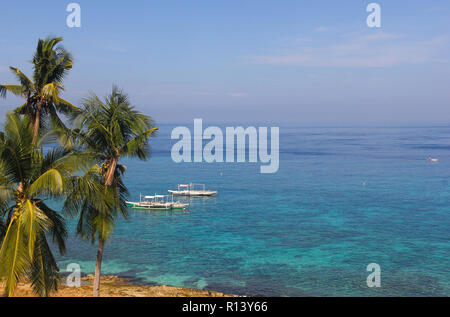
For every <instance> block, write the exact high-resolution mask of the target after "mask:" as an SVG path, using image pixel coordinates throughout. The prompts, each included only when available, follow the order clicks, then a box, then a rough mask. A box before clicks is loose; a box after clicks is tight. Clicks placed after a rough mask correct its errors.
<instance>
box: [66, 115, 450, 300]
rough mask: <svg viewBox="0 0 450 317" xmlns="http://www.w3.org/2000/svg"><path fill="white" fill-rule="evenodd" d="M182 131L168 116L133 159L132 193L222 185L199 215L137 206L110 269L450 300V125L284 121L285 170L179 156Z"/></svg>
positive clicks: (83, 245)
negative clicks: (372, 281)
mask: <svg viewBox="0 0 450 317" xmlns="http://www.w3.org/2000/svg"><path fill="white" fill-rule="evenodd" d="M191 125H192V124H191ZM204 125H205V126H206V125H207V123H205V122H204ZM248 125H252V124H247V126H248ZM244 126H245V125H244ZM173 127H174V126H173V125H161V126H160V133H159V135H158V137H157V138H155V139H152V141H151V143H152V151H153V155H152V157H151V159H150V160H148V161H146V162H142V161H139V160H129V159H126V160H124V161H123V163H124V164H125V165H126V166H127V167H128V170H127V172H126V178H125V182H126V185H127V186H128V188H129V191H130V200H139V194H140V193H142V194H147V195H149V194H154V193H159V194H163V193H167V190H168V189H175V188H176V185H177V184H179V183H190V182H193V183H205V184H206V186H207V188H208V189H213V190H218V191H219V194H218V196H217V197H216V198H209V199H201V198H197V199H190V200H189V202H190V207H189V209H188V210H186V211H185V212H148V211H147V212H146V211H133V210H130V214H129V219H128V220H127V221H125V220H120V221H118V223H117V226H116V228H115V231H114V234H113V236H112V238H111V239H110V240H109V241H108V242H107V244H106V248H105V254H104V261H103V270H102V273H104V274H115V275H118V276H123V277H129V278H132V279H133V280H134V281H136V282H138V283H143V284H149V285H159V284H165V285H172V286H182V287H191V288H200V289H211V290H217V291H222V292H225V293H233V294H238V295H264V296H432V295H433V296H450V183H449V180H450V127H445V126H437V127H401V128H400V127H399V128H395V127H374V128H351V127H349V128H332V127H316V128H314V127H300V126H294V125H285V126H281V127H280V168H279V171H278V173H276V174H261V173H260V169H259V168H260V163H212V164H208V163H180V164H177V163H174V162H173V161H172V159H171V155H170V149H171V147H172V145H173V144H174V143H175V142H176V140H171V139H170V133H171V131H172V129H173ZM430 156H431V157H437V158H439V163H429V162H428V161H427V160H426V159H427V157H430ZM69 227H70V231H71V237H70V239H69V241H68V251H67V254H66V255H65V256H58V263H59V265H60V267H61V271H62V272H64V271H65V270H66V266H67V264H69V263H72V262H76V263H79V264H80V266H81V269H82V272H83V273H85V274H89V273H92V272H93V271H94V265H95V256H96V248H95V246H91V244H90V243H89V242H86V241H82V240H81V239H80V238H78V237H76V236H75V235H74V234H73V233H74V231H75V222H74V221H71V222H70V224H69ZM370 263H377V264H379V265H380V267H381V287H379V288H369V287H368V286H367V284H366V279H367V276H368V275H369V274H370V272H368V271H367V270H366V269H367V265H368V264H370Z"/></svg>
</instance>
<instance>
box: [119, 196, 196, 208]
mask: <svg viewBox="0 0 450 317" xmlns="http://www.w3.org/2000/svg"><path fill="white" fill-rule="evenodd" d="M170 197H171V199H170ZM126 204H127V205H128V206H129V207H130V208H133V209H146V210H184V209H186V207H187V206H189V204H183V203H181V202H179V201H174V200H173V195H171V196H169V195H156V194H155V195H154V196H143V195H141V194H139V202H131V201H127V202H126Z"/></svg>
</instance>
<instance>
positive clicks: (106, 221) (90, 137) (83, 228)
mask: <svg viewBox="0 0 450 317" xmlns="http://www.w3.org/2000/svg"><path fill="white" fill-rule="evenodd" d="M74 127H75V128H78V129H79V137H80V140H81V144H82V147H83V148H84V150H86V151H87V152H88V153H91V155H93V156H94V157H95V159H96V162H97V164H98V166H99V171H98V174H97V176H96V179H97V181H98V182H101V183H102V184H103V185H105V187H106V188H109V190H110V191H111V192H112V195H113V200H112V202H110V203H109V205H110V208H109V209H107V210H106V209H104V210H99V209H97V208H95V206H92V205H91V204H90V203H89V202H87V201H85V203H84V204H80V205H81V206H82V208H81V213H80V217H79V222H78V233H79V234H80V235H81V236H82V237H85V238H86V237H91V239H92V242H94V241H95V239H96V238H97V239H98V251H97V259H96V265H95V276H94V286H93V288H94V289H93V295H94V296H95V297H97V296H99V295H100V274H101V264H102V258H103V251H104V247H105V243H106V241H107V240H108V238H109V236H110V234H111V232H112V230H113V228H114V225H115V222H116V220H117V219H118V216H119V215H122V216H123V217H124V218H125V219H126V217H127V206H126V203H125V201H126V198H127V196H128V190H127V188H126V186H125V185H124V183H123V180H122V175H123V174H124V173H125V171H126V167H125V166H124V165H122V164H119V161H120V158H122V157H138V158H139V159H141V160H145V159H147V158H148V156H149V155H150V148H149V144H148V138H149V137H151V136H154V135H155V133H156V131H157V130H158V128H156V127H154V123H153V120H152V119H151V118H150V117H148V116H145V115H143V114H141V113H139V112H138V111H136V110H134V108H133V107H132V106H131V105H130V102H129V100H128V96H127V95H126V94H124V93H123V92H122V91H121V90H119V89H118V88H117V87H113V89H112V93H111V94H109V95H108V96H107V97H106V98H105V100H104V101H102V100H101V99H100V98H99V97H97V96H96V95H95V94H91V95H90V96H89V97H87V98H86V99H85V100H84V102H83V113H82V114H81V115H79V116H78V118H76V119H75V120H74ZM93 175H95V174H93ZM92 177H94V178H95V176H92ZM106 196H107V195H106ZM111 203H113V204H111ZM106 204H108V203H106Z"/></svg>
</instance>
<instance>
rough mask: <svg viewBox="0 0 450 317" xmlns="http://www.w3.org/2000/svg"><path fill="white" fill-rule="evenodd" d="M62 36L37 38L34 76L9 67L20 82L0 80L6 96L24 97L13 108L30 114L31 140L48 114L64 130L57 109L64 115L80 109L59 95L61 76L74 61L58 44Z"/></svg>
mask: <svg viewBox="0 0 450 317" xmlns="http://www.w3.org/2000/svg"><path fill="white" fill-rule="evenodd" d="M62 40H63V38H62V37H55V38H46V39H44V40H42V39H39V41H38V45H37V48H36V52H35V53H34V56H33V60H32V64H33V80H31V79H30V78H28V77H27V76H26V75H25V74H24V73H23V72H21V71H20V70H19V69H18V68H15V67H10V69H11V70H12V72H13V74H14V75H15V77H16V78H17V80H18V81H19V83H20V84H18V85H1V84H0V96H2V97H6V92H10V93H12V94H14V95H16V96H21V97H23V98H25V103H24V104H23V105H22V106H20V107H19V108H17V109H16V112H17V113H20V114H25V115H27V116H29V118H30V124H31V125H32V126H33V141H34V142H35V141H36V139H37V137H38V134H39V129H40V128H41V127H43V122H45V120H46V119H47V117H50V120H51V122H52V124H53V126H55V127H59V128H61V129H64V130H67V128H66V127H65V125H64V123H63V122H62V120H61V119H60V118H59V117H58V112H61V113H63V114H66V115H67V114H71V113H74V112H77V111H79V109H78V108H77V107H75V106H74V105H72V104H71V103H70V102H68V101H66V100H64V99H63V98H61V96H60V94H61V91H62V90H64V86H63V84H62V82H63V79H64V77H65V76H66V75H67V74H68V72H69V71H70V70H71V69H72V65H73V58H72V56H71V54H70V53H69V52H67V51H66V50H65V49H64V48H63V47H62V46H57V44H58V43H60V42H61V41H62Z"/></svg>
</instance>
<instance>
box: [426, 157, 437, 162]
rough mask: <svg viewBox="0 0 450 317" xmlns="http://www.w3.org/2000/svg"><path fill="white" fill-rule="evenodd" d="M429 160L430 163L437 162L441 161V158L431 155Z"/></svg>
mask: <svg viewBox="0 0 450 317" xmlns="http://www.w3.org/2000/svg"><path fill="white" fill-rule="evenodd" d="M428 162H430V163H437V162H439V159H437V158H432V157H429V158H428Z"/></svg>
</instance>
